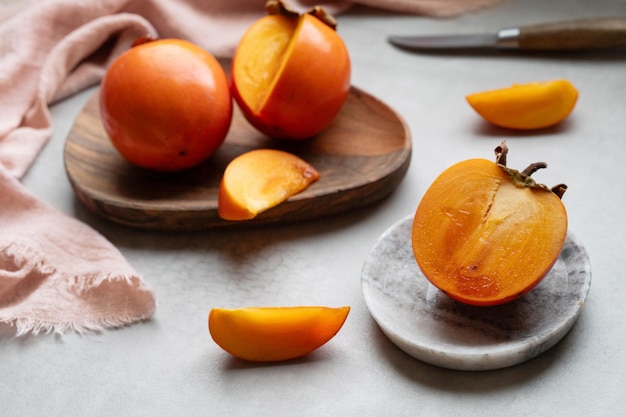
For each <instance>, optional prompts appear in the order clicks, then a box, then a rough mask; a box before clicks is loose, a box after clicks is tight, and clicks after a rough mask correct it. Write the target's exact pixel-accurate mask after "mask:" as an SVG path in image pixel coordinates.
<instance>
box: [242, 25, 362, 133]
mask: <svg viewBox="0 0 626 417" xmlns="http://www.w3.org/2000/svg"><path fill="white" fill-rule="evenodd" d="M251 74H252V75H251ZM350 77H351V65H350V57H349V54H348V50H347V48H346V46H345V44H344V42H343V40H342V39H341V37H340V36H339V35H338V34H337V32H336V31H335V30H334V29H333V28H331V27H329V26H328V25H327V24H325V23H324V22H322V21H321V20H320V19H318V18H317V17H315V16H313V15H310V14H303V15H300V16H299V17H292V16H283V15H280V14H273V15H269V16H265V17H263V18H261V19H260V20H258V21H257V22H255V23H254V24H253V25H252V26H251V27H250V28H249V29H248V31H247V32H246V33H245V34H244V36H243V38H242V39H241V41H240V43H239V46H238V47H237V51H236V52H235V55H234V57H233V62H232V67H231V82H232V93H233V97H234V99H235V101H236V103H237V104H238V106H239V107H240V109H241V111H242V113H243V115H244V116H245V118H246V119H247V120H248V121H249V122H250V124H251V125H253V126H254V127H255V128H256V129H257V130H259V131H260V132H262V133H263V134H265V135H267V136H269V137H273V138H278V139H294V140H301V139H307V138H310V137H313V136H315V135H316V134H318V133H319V132H321V131H322V130H324V129H326V128H327V127H328V126H329V125H330V124H331V123H332V121H333V120H334V119H335V117H336V115H337V114H338V113H339V111H340V110H341V108H342V107H343V105H344V103H345V101H346V99H347V97H348V93H349V91H350Z"/></svg>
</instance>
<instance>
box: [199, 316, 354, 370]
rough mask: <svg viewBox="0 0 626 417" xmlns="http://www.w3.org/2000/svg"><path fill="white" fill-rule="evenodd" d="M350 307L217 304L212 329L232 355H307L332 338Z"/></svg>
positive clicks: (260, 358)
mask: <svg viewBox="0 0 626 417" xmlns="http://www.w3.org/2000/svg"><path fill="white" fill-rule="evenodd" d="M349 312H350V307H338V308H333V307H324V306H298V307H246V308H239V309H224V308H213V309H211V311H210V313H209V333H210V334H211V337H212V338H213V340H214V341H215V343H217V344H218V345H219V346H220V347H221V348H222V349H224V350H225V351H226V352H228V353H230V354H231V355H233V356H235V357H237V358H240V359H244V360H247V361H253V362H276V361H284V360H289V359H295V358H298V357H301V356H305V355H307V354H309V353H311V352H313V351H314V350H316V349H318V348H319V347H321V346H322V345H324V344H325V343H326V342H328V341H329V340H330V339H332V338H333V337H334V336H335V335H336V334H337V332H339V330H340V329H341V327H342V326H343V324H344V322H345V321H346V318H347V317H348V313H349Z"/></svg>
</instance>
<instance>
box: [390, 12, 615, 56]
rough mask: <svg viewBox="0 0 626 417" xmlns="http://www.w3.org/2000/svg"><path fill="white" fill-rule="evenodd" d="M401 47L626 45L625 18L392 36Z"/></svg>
mask: <svg viewBox="0 0 626 417" xmlns="http://www.w3.org/2000/svg"><path fill="white" fill-rule="evenodd" d="M388 40H389V42H390V43H392V44H393V45H395V46H398V47H400V48H406V49H411V50H422V51H427V50H431V51H436V50H459V49H504V50H523V51H568V50H569V51H574V50H587V49H605V48H617V47H623V46H626V17H616V18H613V17H611V18H600V19H580V20H569V21H562V22H553V23H541V24H536V25H531V26H520V27H511V28H503V29H500V30H498V31H497V32H496V33H492V34H469V35H441V36H437V35H435V36H390V37H389V38H388Z"/></svg>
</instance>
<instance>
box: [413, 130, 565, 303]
mask: <svg viewBox="0 0 626 417" xmlns="http://www.w3.org/2000/svg"><path fill="white" fill-rule="evenodd" d="M498 149H500V150H502V149H504V152H500V153H499V154H498V155H499V156H498V161H499V162H497V163H494V162H492V161H488V160H486V159H470V160H466V161H462V162H459V163H457V164H455V165H453V166H451V167H450V168H448V169H447V170H445V171H444V172H443V173H442V174H441V175H440V176H439V177H438V178H437V179H436V180H435V181H434V182H433V183H432V185H431V186H430V187H429V188H428V190H427V191H426V193H425V194H424V196H423V198H422V200H421V201H420V203H419V205H418V208H417V210H416V212H415V217H414V220H413V229H412V244H413V252H414V255H415V259H416V260H417V263H418V265H419V267H420V269H421V271H422V272H423V274H424V276H425V277H426V278H427V279H428V280H429V281H430V282H431V283H432V284H433V285H434V286H436V287H437V288H439V289H440V290H442V291H443V292H444V293H445V294H447V295H448V296H450V297H451V298H453V299H455V300H457V301H461V302H464V303H467V304H472V305H477V306H489V305H497V304H504V303H507V302H510V301H513V300H515V299H516V298H518V297H520V296H521V295H523V294H525V293H527V292H528V291H530V290H532V289H533V288H534V287H535V286H536V285H537V284H539V282H540V281H541V280H542V279H543V278H544V277H545V276H546V274H547V273H548V272H549V271H550V269H551V268H552V266H553V265H554V263H555V262H556V261H557V259H558V256H559V254H560V252H561V249H562V247H563V244H564V242H565V238H566V235H567V213H566V210H565V206H564V205H563V203H562V201H561V196H562V195H563V193H564V192H565V189H566V188H567V187H566V186H565V185H563V184H559V185H558V186H556V187H553V188H552V189H549V188H547V187H546V186H544V185H541V184H538V183H536V182H535V181H534V180H533V179H532V178H531V177H530V175H531V174H532V173H533V172H534V171H535V170H537V169H539V168H544V167H545V166H546V165H545V164H544V163H535V164H531V165H530V166H529V168H527V169H526V170H524V171H522V172H519V171H516V170H513V169H510V168H507V167H506V166H505V162H506V161H505V156H506V144H505V143H504V142H503V145H502V146H501V147H498V148H497V151H498ZM503 154H504V157H503V156H502V155H503Z"/></svg>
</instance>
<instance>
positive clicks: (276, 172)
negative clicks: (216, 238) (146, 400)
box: [218, 149, 320, 220]
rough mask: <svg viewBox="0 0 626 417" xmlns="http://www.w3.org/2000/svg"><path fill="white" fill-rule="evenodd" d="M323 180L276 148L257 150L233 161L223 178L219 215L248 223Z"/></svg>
mask: <svg viewBox="0 0 626 417" xmlns="http://www.w3.org/2000/svg"><path fill="white" fill-rule="evenodd" d="M319 177H320V174H319V172H318V171H317V170H316V169H315V168H314V167H313V166H312V165H310V164H309V163H308V162H306V161H304V160H303V159H301V158H300V157H298V156H296V155H294V154H291V153H289V152H285V151H280V150H277V149H255V150H252V151H249V152H246V153H244V154H241V155H239V156H238V157H236V158H235V159H233V160H232V161H231V162H230V163H229V164H228V166H227V167H226V170H225V171H224V175H223V176H222V181H221V183H220V189H219V195H218V214H219V216H220V217H221V218H223V219H224V220H248V219H252V218H254V217H256V216H257V214H259V213H261V212H263V211H265V210H268V209H270V208H272V207H274V206H276V205H278V204H280V203H282V202H283V201H285V200H286V199H288V198H289V197H291V196H292V195H294V194H297V193H299V192H301V191H303V190H304V189H306V188H307V187H308V186H309V185H310V184H311V183H313V182H315V181H317V180H318V179H319Z"/></svg>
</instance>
